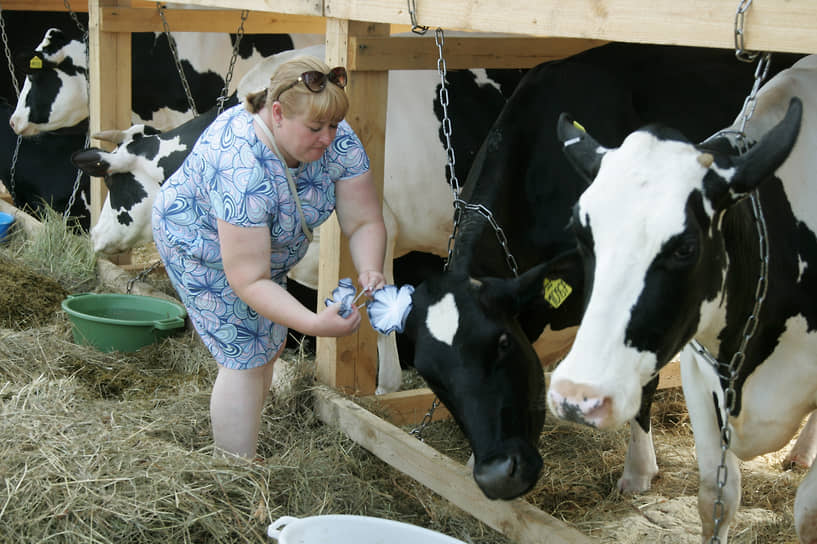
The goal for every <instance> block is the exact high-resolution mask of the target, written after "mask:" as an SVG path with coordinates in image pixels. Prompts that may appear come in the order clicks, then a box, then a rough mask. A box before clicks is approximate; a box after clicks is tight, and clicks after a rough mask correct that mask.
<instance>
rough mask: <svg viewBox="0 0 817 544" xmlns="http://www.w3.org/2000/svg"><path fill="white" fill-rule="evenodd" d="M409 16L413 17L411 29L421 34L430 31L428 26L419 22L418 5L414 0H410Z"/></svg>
mask: <svg viewBox="0 0 817 544" xmlns="http://www.w3.org/2000/svg"><path fill="white" fill-rule="evenodd" d="M408 11H409V17H410V18H411V31H412V32H414V33H415V34H420V35H421V36H422V35H423V34H425V33H426V32H428V27H427V26H423V25H419V24H417V6H416V5H415V1H414V0H408Z"/></svg>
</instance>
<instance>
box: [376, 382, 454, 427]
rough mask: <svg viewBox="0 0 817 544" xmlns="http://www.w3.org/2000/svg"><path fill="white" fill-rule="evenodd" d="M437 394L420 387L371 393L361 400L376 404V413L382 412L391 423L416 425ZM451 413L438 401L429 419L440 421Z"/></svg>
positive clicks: (449, 416) (421, 419) (448, 417)
mask: <svg viewBox="0 0 817 544" xmlns="http://www.w3.org/2000/svg"><path fill="white" fill-rule="evenodd" d="M436 398H437V395H435V394H434V392H433V391H431V389H428V388H427V387H422V388H420V389H409V390H406V391H397V392H395V393H386V394H385V395H371V396H366V397H362V398H361V400H362V401H363V402H369V403H372V404H373V405H374V406H376V408H377V411H378V413H379V412H381V411H382V412H383V414H384V417H385V419H386V420H387V421H389V422H391V423H392V424H393V425H417V424H419V423H421V422H422V421H423V418H424V417H425V416H426V414H427V413H428V410H429V409H430V408H431V403H432V402H434V399H436ZM450 418H451V413H450V412H449V411H448V408H446V407H445V405H444V404H442V403H440V404H439V405H438V406H437V408H436V409H435V410H434V414H433V415H432V417H431V421H441V420H444V419H450Z"/></svg>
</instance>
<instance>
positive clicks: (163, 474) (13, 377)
mask: <svg viewBox="0 0 817 544" xmlns="http://www.w3.org/2000/svg"><path fill="white" fill-rule="evenodd" d="M11 246H12V247H2V248H0V254H4V255H5V256H6V258H15V259H19V258H20V257H19V256H20V255H21V252H20V251H19V246H18V247H17V248H14V247H13V244H12V245H11ZM18 264H20V263H18ZM80 275H81V274H80ZM61 285H62V284H61ZM11 287H12V286H9V288H10V289H11ZM86 287H87V286H85V287H83V288H86ZM63 288H64V286H63ZM91 288H92V289H97V288H98V286H96V285H92V286H91ZM51 289H54V286H53V284H51V283H49V281H48V280H46V279H41V278H40V277H39V276H38V277H37V279H36V281H34V282H32V283H31V284H26V287H25V288H18V289H17V291H24V293H23V294H24V295H27V297H28V299H33V298H35V297H37V296H39V294H40V293H41V291H48V290H51ZM6 291H7V290H6V289H2V290H0V293H3V292H6ZM17 294H18V295H19V293H17ZM3 327H4V328H0V361H2V364H0V473H2V475H3V479H4V485H3V486H0V541H2V542H61V543H63V542H65V543H73V542H83V543H85V542H94V543H114V542H116V543H120V542H129V543H132V542H133V543H145V544H158V543H162V544H166V543H167V542H172V543H174V544H176V543H196V544H198V543H210V542H219V543H221V542H224V543H234V542H235V543H245V542H253V543H256V542H257V543H260V542H264V543H266V542H270V540H269V539H268V538H267V537H266V536H265V529H266V526H267V525H268V524H269V523H270V522H271V521H273V520H274V519H276V518H277V517H279V516H283V515H294V516H299V517H304V516H309V515H318V514H329V513H346V514H362V515H372V516H378V517H385V518H390V519H396V520H399V521H404V522H408V523H414V524H417V525H420V526H424V527H428V528H431V529H433V530H436V531H440V532H443V533H445V534H449V535H451V536H454V537H455V538H459V539H461V540H463V541H464V542H470V543H479V544H509V543H510V540H509V539H507V538H505V537H504V536H503V535H500V534H498V533H496V532H495V531H493V530H492V529H490V528H488V527H486V526H484V525H483V524H481V523H480V522H478V521H476V520H475V519H474V518H473V517H471V516H470V515H469V514H468V513H466V512H463V511H461V510H459V509H458V508H456V507H454V506H453V505H451V504H450V503H449V502H447V501H445V500H443V499H441V498H440V497H439V496H437V495H435V494H434V493H432V492H430V491H429V490H428V489H427V488H425V487H424V486H422V485H421V484H419V483H417V482H415V481H414V480H412V479H410V478H408V477H406V476H404V475H402V474H400V473H398V472H396V471H394V470H393V469H391V468H390V467H389V466H388V465H386V464H385V463H383V462H381V461H380V460H379V459H377V458H375V457H374V456H372V455H371V454H369V453H368V452H366V451H365V450H363V449H362V448H361V447H360V446H358V445H356V444H355V443H353V442H352V441H351V440H349V439H348V438H347V437H345V436H344V435H343V434H341V433H340V432H339V431H337V430H336V429H333V428H329V427H327V426H325V425H323V424H322V423H320V422H319V421H318V420H317V419H316V418H315V416H314V414H313V413H312V409H311V408H312V400H311V398H312V397H311V394H310V389H311V387H312V384H313V380H314V362H313V361H311V360H309V359H307V358H306V357H304V355H303V353H298V352H295V351H287V352H286V353H285V355H284V357H283V361H286V362H288V363H289V368H290V369H292V371H293V372H294V374H293V375H292V376H291V377H290V380H291V381H292V386H291V387H287V388H283V389H280V390H279V391H278V393H276V395H274V396H273V398H271V400H270V401H269V402H268V403H267V405H266V407H265V410H264V415H263V419H262V429H261V432H260V436H259V452H258V453H259V455H260V457H261V458H260V459H259V460H258V461H257V462H252V463H250V462H228V461H225V460H223V459H217V458H215V457H214V456H213V455H212V438H211V434H210V424H209V393H210V389H211V386H212V382H213V379H214V376H215V365H214V363H213V362H212V358H211V357H210V355H209V353H208V352H207V350H206V349H205V348H204V346H203V345H202V343H201V341H200V340H199V339H198V337H196V336H195V334H193V333H192V332H190V331H186V332H184V333H182V334H181V335H180V336H174V337H171V338H168V339H166V340H164V341H163V342H162V343H161V344H157V345H152V346H148V347H145V348H143V349H141V350H139V351H138V352H135V353H127V354H126V353H116V352H114V353H101V352H98V351H96V350H94V349H93V348H90V347H87V346H78V345H75V344H74V343H73V342H72V341H71V333H70V326H69V324H68V322H67V319H66V317H65V316H64V315H63V314H62V313H61V312H59V311H51V310H49V311H46V312H44V313H43V314H42V315H41V316H39V317H38V318H37V319H32V320H30V321H29V322H28V323H27V324H26V327H25V328H19V327H18V328H12V327H9V326H6V325H3ZM282 368H283V366H282ZM405 374H406V376H405V377H406V383H407V384H412V386H413V385H418V384H420V383H421V381H420V380H418V378H417V376H416V374H413V373H411V372H406V373H405ZM653 416H654V417H653V421H654V425H655V443H656V450H657V455H658V463H659V466H660V468H661V474H660V476H659V478H658V479H657V480H656V481H655V482H654V484H653V489H652V490H651V491H650V492H649V493H645V494H642V495H638V496H634V497H626V496H621V495H620V494H619V493H618V492H617V491H616V489H615V484H616V480H617V479H618V477H619V475H620V472H621V468H622V466H623V463H624V455H625V453H626V447H627V437H628V431H627V430H622V431H618V432H615V433H602V432H598V431H593V430H591V429H586V428H583V427H577V426H573V425H567V424H563V423H557V422H555V421H554V418H552V417H549V418H548V421H547V423H546V426H545V430H544V432H543V434H542V438H541V441H540V449H541V451H542V453H543V457H544V459H545V463H546V465H545V468H544V471H543V474H542V478H541V480H540V482H539V483H538V484H537V486H536V488H535V489H534V490H533V491H532V492H531V493H530V495H529V496H528V497H527V500H528V501H530V502H531V503H533V504H534V505H536V506H537V507H539V508H541V509H542V510H544V511H545V512H547V513H549V514H551V515H553V516H555V517H557V518H560V519H562V520H564V521H566V522H568V523H571V524H573V525H574V526H576V527H577V528H578V529H579V530H581V531H582V532H584V533H585V534H588V535H590V536H592V537H595V538H597V539H598V540H599V541H600V542H604V543H613V542H616V543H641V542H661V541H663V542H673V543H675V542H679V543H685V542H699V540H700V522H699V521H698V515H697V507H696V504H697V498H696V494H697V467H696V465H695V460H694V450H693V441H692V435H691V431H690V429H689V422H688V419H687V416H686V410H685V408H684V404H683V398H682V397H681V395H680V391H679V390H669V391H663V392H661V393H660V394H659V396H658V400H657V402H656V404H655V406H654V413H653ZM410 428H411V426H407V427H406V430H410ZM423 435H424V439H425V440H426V442H427V443H428V444H429V445H431V446H433V447H435V448H437V449H438V450H440V451H441V452H443V453H444V454H446V455H448V456H450V457H452V458H454V459H456V460H458V461H460V462H463V463H464V462H465V461H466V460H467V459H468V456H469V455H470V450H469V448H468V446H467V443H466V442H465V440H464V439H463V436H462V433H461V432H460V431H459V429H458V428H457V427H456V425H454V424H453V423H452V422H450V421H447V422H438V423H433V424H431V425H429V426H428V428H426V430H425V431H424V433H423ZM781 458H782V454H779V455H778V456H776V457H775V456H764V458H761V459H757V460H755V461H752V462H750V463H744V465H743V477H744V486H743V489H744V499H743V506H742V507H741V509H740V511H739V514H738V520H737V523H736V525H735V526H734V528H733V529H732V532H731V536H732V537H733V538H732V539H730V542H734V543H739V544H740V543H750V542H769V543H783V542H791V541H794V540H795V539H796V537H795V535H794V529H793V527H792V523H793V519H792V517H793V516H792V503H793V499H794V489H795V487H796V485H797V483H798V482H799V480H800V479H801V478H802V473H800V472H782V471H781V470H779V466H780V461H781Z"/></svg>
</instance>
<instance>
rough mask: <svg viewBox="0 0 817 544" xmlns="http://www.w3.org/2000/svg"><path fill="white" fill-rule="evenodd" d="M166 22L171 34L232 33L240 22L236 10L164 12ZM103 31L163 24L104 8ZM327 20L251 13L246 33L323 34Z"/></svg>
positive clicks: (148, 15) (151, 16)
mask: <svg viewBox="0 0 817 544" xmlns="http://www.w3.org/2000/svg"><path fill="white" fill-rule="evenodd" d="M165 19H166V20H167V24H168V26H169V27H170V30H172V31H173V32H231V33H235V31H236V30H237V29H238V25H239V24H240V23H241V12H240V11H238V10H207V9H197V10H192V9H167V10H165ZM101 21H102V23H101V25H102V30H103V31H105V32H162V31H163V30H164V25H163V24H162V19H161V17H159V13H158V11H157V10H156V7H155V6H154V7H153V9H144V8H128V7H115V8H103V9H102V13H101ZM325 30H326V19H324V18H323V17H314V16H308V15H284V14H278V13H270V12H268V11H252V12H250V13H249V15H248V16H247V20H246V21H245V22H244V32H245V33H246V34H267V33H278V34H323V33H324V31H325Z"/></svg>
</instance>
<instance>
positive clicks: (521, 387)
mask: <svg viewBox="0 0 817 544" xmlns="http://www.w3.org/2000/svg"><path fill="white" fill-rule="evenodd" d="M558 275H559V274H558V272H556V271H554V270H553V269H552V268H549V266H548V265H547V264H543V265H539V266H536V267H534V268H531V269H530V270H529V271H527V272H525V273H524V274H522V275H521V276H519V277H518V278H514V279H500V278H479V279H476V278H471V277H468V275H467V274H466V273H465V272H463V271H458V270H452V271H446V272H443V273H441V274H439V275H437V276H434V277H431V278H429V279H427V280H425V281H424V282H422V283H421V284H420V285H418V287H417V289H416V290H415V292H414V296H413V303H414V308H413V309H412V311H411V313H410V314H409V318H408V321H407V324H406V332H407V333H408V334H409V336H410V337H411V338H412V339H413V341H414V344H415V358H414V366H415V368H416V369H417V371H418V372H419V373H420V375H421V376H422V377H423V378H424V379H425V380H426V382H427V383H428V385H429V387H430V388H431V389H432V390H433V391H434V393H435V394H436V395H437V396H438V397H439V398H440V400H441V401H442V402H443V403H444V404H445V406H446V407H447V408H448V410H449V411H450V412H451V414H452V415H453V417H454V419H455V420H456V421H457V423H458V425H459V426H460V428H461V429H462V430H463V432H464V433H465V435H466V437H467V438H468V441H469V442H470V445H471V448H472V451H473V454H474V478H475V480H476V482H477V484H478V485H479V486H480V488H481V489H482V491H483V492H484V493H485V495H486V496H488V497H489V498H494V499H512V498H514V497H518V496H520V495H522V494H523V493H525V492H527V491H528V490H529V489H530V488H531V487H532V486H533V485H534V483H535V482H536V481H537V479H538V477H539V473H540V471H541V469H542V458H541V456H540V455H539V452H538V449H537V444H538V439H539V434H540V433H541V431H542V426H543V424H544V420H545V403H544V394H545V381H544V372H543V370H542V366H541V363H540V362H539V358H538V357H537V355H536V353H535V352H534V350H533V347H532V345H531V339H533V338H536V337H538V336H539V334H540V333H541V328H539V329H538V330H526V325H528V324H529V323H530V321H533V320H527V319H525V318H524V316H525V315H526V314H527V313H529V312H533V311H541V310H542V308H543V307H545V306H548V304H547V302H545V301H544V298H543V290H544V288H543V282H544V281H545V277H546V276H547V277H550V278H552V279H553V280H556V279H558ZM577 287H578V286H577ZM537 321H540V320H537ZM528 328H529V327H528Z"/></svg>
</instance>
